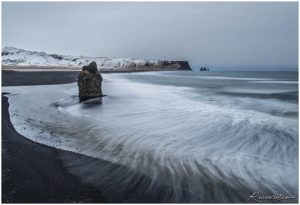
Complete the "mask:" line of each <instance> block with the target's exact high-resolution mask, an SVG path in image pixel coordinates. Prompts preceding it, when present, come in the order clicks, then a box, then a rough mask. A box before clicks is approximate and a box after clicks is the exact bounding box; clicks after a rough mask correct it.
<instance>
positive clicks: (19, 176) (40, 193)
mask: <svg viewBox="0 0 300 205" xmlns="http://www.w3.org/2000/svg"><path fill="white" fill-rule="evenodd" d="M76 76H77V72H5V71H4V72H2V86H14V85H39V84H59V83H70V82H74V81H75V79H76ZM8 107H9V104H8V98H7V97H6V96H4V95H3V94H2V202H3V203H71V202H72V203H73V202H77V203H78V202H86V203H88V202H94V203H95V202H97V203H102V202H106V199H105V198H104V197H103V196H102V195H101V192H100V191H99V190H98V189H96V188H94V187H92V186H89V185H86V184H83V183H81V182H80V181H79V179H78V178H76V177H74V176H72V175H71V174H69V173H68V172H67V170H66V168H64V166H63V162H62V161H61V159H59V157H58V156H60V155H66V154H67V155H69V156H70V157H74V158H77V157H81V158H82V157H83V156H81V155H78V154H75V153H71V152H66V151H62V150H58V149H55V148H51V147H48V146H45V145H42V144H39V143H35V142H33V141H31V140H28V139H26V138H25V137H23V136H21V135H20V134H18V133H17V132H16V130H15V129H14V127H13V125H12V124H11V122H10V118H9V112H8Z"/></svg>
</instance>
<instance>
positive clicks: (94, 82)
mask: <svg viewBox="0 0 300 205" xmlns="http://www.w3.org/2000/svg"><path fill="white" fill-rule="evenodd" d="M101 83H102V76H101V74H100V73H99V71H98V69H97V64H96V62H94V61H93V62H91V63H90V64H89V65H87V66H83V67H82V71H81V72H80V74H79V76H78V88H79V99H80V101H83V100H87V99H91V98H96V97H102V96H103V93H102V88H101Z"/></svg>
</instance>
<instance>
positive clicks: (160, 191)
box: [4, 72, 298, 202]
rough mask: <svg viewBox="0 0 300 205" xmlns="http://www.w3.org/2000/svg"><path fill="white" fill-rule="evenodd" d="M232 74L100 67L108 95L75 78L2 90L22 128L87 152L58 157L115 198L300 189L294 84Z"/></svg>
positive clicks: (235, 197) (216, 197)
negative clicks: (90, 95)
mask: <svg viewBox="0 0 300 205" xmlns="http://www.w3.org/2000/svg"><path fill="white" fill-rule="evenodd" d="M232 78H234V77H228V76H227V77H226V76H225V77H224V76H223V78H222V76H217V77H214V76H207V77H205V76H202V75H201V76H197V75H196V76H195V75H194V74H193V75H192V74H189V73H188V72H187V73H186V72H178V73H177V74H172V73H162V74H161V73H159V74H156V73H155V74H151V73H150V74H148V73H143V74H109V75H104V79H105V81H104V88H103V89H104V92H105V94H108V96H107V97H105V98H103V102H102V105H97V104H83V103H81V104H79V103H78V98H77V86H76V84H75V83H73V84H66V85H48V86H23V87H5V88H4V90H5V91H6V92H10V93H11V94H10V95H9V103H10V110H9V111H10V114H11V119H12V122H13V124H14V126H15V127H16V129H17V131H18V132H20V133H21V134H23V135H24V136H26V137H28V138H30V139H32V140H35V141H38V142H40V143H43V144H47V145H50V146H54V147H57V148H60V149H64V150H69V151H73V152H78V153H81V154H82V157H79V158H76V159H74V158H70V156H67V155H65V156H61V158H62V159H63V160H64V163H65V165H66V167H68V169H69V170H70V172H72V173H73V174H76V175H78V176H79V177H80V178H81V179H82V180H84V181H86V182H88V183H91V184H94V185H95V186H98V187H100V188H103V189H104V190H106V191H107V193H105V195H106V197H107V198H108V199H109V200H110V201H114V202H120V201H123V200H127V201H128V202H247V200H248V198H249V196H250V194H251V193H253V192H260V193H273V194H289V195H292V196H296V197H298V196H297V193H298V168H297V167H298V102H297V100H296V97H297V98H298V96H297V95H298V94H297V93H298V89H297V84H295V83H282V84H280V82H279V83H278V82H277V81H278V79H275V80H273V81H275V82H274V83H271V81H272V78H270V79H269V78H268V77H266V76H264V77H263V78H262V77H256V78H254V77H251V78H249V77H248V78H245V79H243V77H241V76H239V78H237V79H236V80H232ZM256 81H257V83H255V82H256ZM263 81H268V83H265V84H264V83H263ZM286 81H288V79H285V81H284V82H286ZM293 82H295V80H294V81H293ZM296 82H297V81H296ZM274 84H276V85H277V87H276V86H275V87H274ZM254 86H257V87H254ZM279 87H280V89H279ZM295 93H296V94H295Z"/></svg>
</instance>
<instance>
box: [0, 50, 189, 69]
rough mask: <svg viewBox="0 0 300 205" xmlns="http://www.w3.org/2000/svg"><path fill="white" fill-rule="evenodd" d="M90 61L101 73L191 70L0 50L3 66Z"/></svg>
mask: <svg viewBox="0 0 300 205" xmlns="http://www.w3.org/2000/svg"><path fill="white" fill-rule="evenodd" d="M92 61H95V62H96V64H97V66H98V70H99V71H101V72H135V71H168V70H192V69H191V68H190V65H189V63H188V61H164V60H142V59H134V58H109V57H86V56H71V55H59V54H47V53H45V52H36V51H27V50H24V49H19V48H14V47H5V48H3V49H2V65H4V66H48V67H54V66H55V67H66V66H67V67H75V68H78V69H80V67H82V66H84V65H88V64H89V63H90V62H92Z"/></svg>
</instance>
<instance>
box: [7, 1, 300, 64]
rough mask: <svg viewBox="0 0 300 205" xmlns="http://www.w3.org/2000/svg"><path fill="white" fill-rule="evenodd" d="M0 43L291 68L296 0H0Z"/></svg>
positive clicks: (295, 45)
mask: <svg viewBox="0 0 300 205" xmlns="http://www.w3.org/2000/svg"><path fill="white" fill-rule="evenodd" d="M2 46H3V47H4V46H14V47H18V48H23V49H27V50H34V51H46V52H49V53H58V54H71V55H87V56H108V57H135V58H143V59H166V60H189V61H190V63H191V64H192V65H201V66H202V65H203V66H211V67H217V68H238V69H253V68H256V69H257V68H259V69H278V68H279V69H285V70H291V69H297V68H298V3H297V2H287V3H280V2H275V3H274V2H267V3H262V2H252V3H244V2H242V3H239V2H233V3H226V2H223V3H220V2H192V3H191V2H189V3H188V2H187V3H180V2H178V3H174V2H169V3H162V2H153V3H146V2H131V3H129V2H128V3H119V2H111V3H108V2H94V3H79V2H78V3H62V2H61V3H60V2H51V3H49V2H47V3H46V2H45V3H38V2H33V3H26V2H15V3H13V2H3V3H2Z"/></svg>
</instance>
